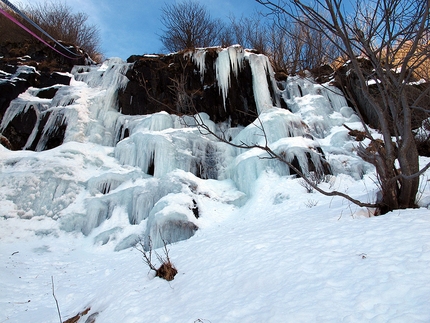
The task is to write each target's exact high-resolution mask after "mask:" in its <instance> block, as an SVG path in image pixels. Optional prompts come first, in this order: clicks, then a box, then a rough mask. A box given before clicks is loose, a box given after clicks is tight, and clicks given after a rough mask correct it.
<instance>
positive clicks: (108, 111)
mask: <svg viewBox="0 0 430 323" xmlns="http://www.w3.org/2000/svg"><path fill="white" fill-rule="evenodd" d="M220 53H221V54H220V55H219V57H218V61H217V66H216V70H217V71H218V72H217V78H218V83H219V88H220V95H222V96H223V97H225V96H226V95H227V94H226V93H227V92H228V90H229V86H228V84H229V77H232V76H233V77H234V75H235V73H236V71H237V70H238V69H240V68H241V63H242V62H243V60H248V61H249V62H250V64H251V67H252V72H253V84H254V89H253V91H254V96H255V100H256V101H257V107H258V110H259V113H260V114H259V118H258V119H256V121H255V122H254V123H253V124H250V125H249V126H247V127H238V128H234V127H231V125H230V124H229V122H224V123H220V124H215V123H213V122H212V121H211V120H210V119H209V117H208V116H207V115H205V114H204V113H202V114H200V116H199V118H202V119H203V120H205V123H206V124H207V126H208V127H209V128H210V129H212V130H213V132H215V133H217V134H219V135H222V136H225V138H228V139H229V140H231V141H232V142H233V143H235V144H242V143H245V144H249V145H253V144H261V143H265V141H266V140H267V142H268V144H269V145H270V147H271V148H272V149H274V150H275V151H278V152H284V153H285V155H286V156H287V158H289V160H291V161H292V162H297V164H298V165H299V166H300V168H301V169H302V171H304V172H305V173H309V172H310V171H311V170H312V171H315V172H317V173H319V175H320V176H321V184H320V185H321V187H323V188H325V189H328V190H329V189H336V190H341V191H343V192H347V193H348V194H351V195H352V196H353V197H355V198H359V199H362V200H366V201H374V200H375V198H376V193H377V185H376V184H375V182H376V178H375V174H374V172H373V169H372V167H370V166H369V165H368V164H366V163H364V162H363V161H361V160H360V159H359V158H357V157H356V155H355V153H354V145H355V143H354V142H353V141H352V140H351V138H350V136H349V135H348V131H347V130H346V129H345V128H344V127H343V126H342V125H343V124H348V126H349V127H351V128H359V127H360V123H359V122H358V118H357V117H356V116H355V114H354V113H353V111H352V109H351V108H349V107H348V106H347V103H346V100H345V99H344V98H343V96H342V94H341V93H340V92H339V91H338V90H337V89H336V88H334V87H332V86H330V85H328V84H325V85H318V84H315V83H314V82H313V81H312V79H311V78H298V77H290V78H289V79H288V80H287V81H285V84H283V86H282V88H284V89H285V90H283V91H281V90H278V91H277V92H276V93H271V91H270V89H269V88H270V87H271V86H273V84H274V83H273V84H272V85H270V86H269V84H268V80H269V81H270V82H274V78H273V71H271V69H270V66H269V65H268V62H267V58H265V57H264V56H261V55H257V54H254V53H250V52H246V51H243V49H241V48H239V47H237V46H235V47H231V48H229V49H226V50H223V51H221V52H220ZM186 55H192V54H190V53H187V54H186ZM194 55H195V56H194V57H191V59H192V60H193V62H194V64H195V65H196V71H198V72H199V73H204V71H205V68H204V66H203V65H202V64H203V62H204V56H203V55H202V52H201V51H197V52H196V53H194ZM202 56H203V59H202ZM129 67H130V64H127V63H124V62H122V61H121V60H118V59H111V60H108V61H106V62H105V63H104V64H103V65H101V66H98V67H79V66H77V67H75V68H74V69H73V71H72V73H71V75H70V76H71V77H72V81H71V83H70V85H69V86H60V87H59V89H58V90H57V92H56V94H55V96H54V97H53V98H52V99H41V98H38V97H37V93H38V91H39V89H35V88H30V89H28V90H27V91H26V92H25V93H23V94H21V95H20V96H19V97H18V98H17V99H15V100H14V101H12V102H11V105H10V107H9V109H8V110H7V111H6V114H5V116H4V118H3V121H2V123H1V126H0V127H1V129H5V128H6V127H7V126H8V123H9V122H11V120H13V119H14V118H15V117H16V116H18V115H19V114H20V113H22V112H24V111H25V110H26V109H34V110H35V111H36V115H37V116H38V118H39V119H37V120H38V121H41V120H42V119H43V117H44V116H48V117H47V118H48V120H47V121H46V123H45V125H44V128H43V131H42V133H41V135H40V134H39V135H36V134H32V135H31V136H30V137H29V139H28V142H27V144H26V147H30V146H34V147H36V151H26V150H25V151H9V150H7V149H6V148H4V147H2V146H0V257H1V263H2V266H1V267H0V272H1V275H0V277H1V278H0V284H1V286H2V287H1V290H2V296H1V298H0V299H1V300H0V306H1V311H0V313H1V314H0V315H1V316H0V322H30V321H31V322H56V321H58V319H59V318H58V313H57V309H56V304H55V300H54V297H53V295H52V288H53V287H54V293H55V296H56V298H57V300H58V302H59V306H60V309H61V314H62V317H63V320H66V319H67V318H70V317H72V316H74V315H76V314H78V313H80V312H82V311H85V310H86V309H87V308H90V310H89V311H88V313H86V314H85V315H83V316H82V318H81V319H80V320H79V322H81V323H83V322H86V321H87V319H88V318H89V317H90V316H91V317H92V318H95V321H96V322H106V323H109V322H316V321H321V322H339V321H348V322H363V321H375V322H378V321H384V322H386V321H396V320H397V321H399V322H404V321H408V322H426V321H429V320H430V311H429V310H428V306H427V299H428V298H429V297H430V276H429V275H428V274H427V272H428V271H427V270H426V268H428V266H429V264H430V244H429V242H428V241H429V239H428V238H429V232H430V230H429V229H430V218H429V214H428V213H429V212H428V209H427V208H426V207H428V205H429V204H430V188H429V185H428V184H427V183H428V178H429V173H427V174H425V175H424V176H422V184H421V190H420V192H421V193H420V196H419V198H420V200H419V204H420V205H421V206H422V207H423V208H422V209H418V210H404V211H401V212H397V213H396V214H387V215H385V216H382V217H371V210H366V209H360V208H357V207H355V206H353V205H351V204H349V203H347V202H346V201H344V200H342V199H340V198H327V197H323V196H321V195H319V194H317V193H307V189H306V188H305V187H303V183H302V182H301V181H300V179H297V178H295V177H294V176H291V175H290V170H289V168H288V167H286V166H285V165H284V164H282V163H279V162H277V161H276V160H272V159H268V158H267V156H266V154H265V153H264V152H263V151H261V150H259V149H248V150H245V149H240V148H234V147H232V146H229V145H228V144H225V143H222V142H220V141H217V140H216V139H215V138H214V137H213V136H211V135H205V134H204V133H202V131H200V130H199V128H198V127H196V125H195V119H194V118H192V117H191V116H185V117H178V116H176V115H171V114H168V113H167V112H159V113H156V114H152V115H141V116H126V115H123V114H121V112H120V111H118V106H117V100H116V95H117V92H118V89H119V88H121V87H124V86H125V85H126V84H127V78H126V77H125V76H124V74H125V72H126V71H127V69H128V68H129ZM267 73H269V75H272V78H268V77H267ZM279 100H285V102H286V103H287V105H288V107H289V109H290V111H288V110H285V109H281V108H280V107H279V105H278V104H277V102H279ZM274 103H275V104H274ZM62 125H65V126H66V130H65V133H64V142H63V144H62V145H60V146H58V147H56V148H54V149H50V150H44V149H45V147H46V143H47V142H48V140H49V135H50V133H51V132H53V131H56V129H55V128H56V127H60V126H62ZM262 128H263V129H264V130H265V133H266V137H264V136H262V134H263V133H262ZM35 141H37V145H35ZM321 151H322V152H323V154H322V153H321ZM326 162H328V163H329V164H330V168H331V171H332V174H325V175H324V174H323V173H324V163H326ZM423 162H424V159H423ZM149 238H150V239H151V241H152V245H153V246H154V248H159V247H162V246H163V239H164V240H165V241H168V242H171V243H172V244H171V245H169V247H168V248H169V249H170V256H171V259H172V261H173V262H174V264H175V266H176V267H177V269H178V271H179V273H178V275H177V276H176V278H175V280H174V281H172V282H170V283H168V282H166V281H163V280H161V279H159V278H154V277H153V275H152V274H151V273H148V268H146V267H145V265H144V263H143V262H142V261H141V259H140V258H141V257H140V256H141V254H140V253H139V252H138V251H137V250H135V249H133V248H132V246H134V245H135V244H136V241H138V240H139V239H140V240H141V241H142V243H143V244H145V247H146V248H148V246H149ZM51 277H52V278H53V280H54V282H55V285H54V286H53V284H52V280H51V279H52V278H51ZM87 322H90V320H88V321H87Z"/></svg>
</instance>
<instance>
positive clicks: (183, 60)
mask: <svg viewBox="0 0 430 323" xmlns="http://www.w3.org/2000/svg"><path fill="white" fill-rule="evenodd" d="M218 50H219V49H217V48H213V49H207V51H206V55H205V66H206V70H205V74H204V78H203V80H202V79H201V75H200V73H199V71H198V70H197V66H196V65H195V64H194V63H193V61H192V59H191V57H189V56H187V55H184V53H177V54H171V55H166V56H164V55H161V56H155V55H151V56H137V55H134V56H130V57H129V59H128V62H133V63H134V65H133V67H132V68H131V69H130V70H129V71H128V72H127V74H126V76H127V77H128V78H129V80H130V82H129V83H128V84H127V86H126V88H125V89H123V90H120V91H119V94H118V100H119V107H120V111H121V112H122V113H124V114H130V115H144V114H150V113H155V112H159V111H162V110H164V111H167V112H169V113H175V114H190V113H191V114H194V113H196V112H205V113H207V114H208V115H209V116H210V118H211V120H212V121H214V122H221V121H225V120H227V119H230V120H231V124H232V125H233V126H236V125H238V124H241V125H248V124H249V123H251V122H253V121H254V120H255V118H256V115H257V112H256V111H257V108H256V103H255V98H254V92H253V84H252V72H251V68H250V66H249V63H248V61H247V60H246V59H245V60H243V68H242V70H240V72H239V73H238V76H237V77H236V76H235V75H234V73H233V71H231V75H230V88H229V91H228V94H227V98H226V101H225V107H224V102H223V98H222V95H221V92H220V88H219V85H218V83H217V78H216V70H215V62H216V59H217V57H218ZM269 84H270V83H269ZM178 87H182V89H183V90H184V91H185V92H186V93H187V95H188V97H189V98H191V100H192V103H188V104H178ZM270 90H271V91H272V92H273V89H270Z"/></svg>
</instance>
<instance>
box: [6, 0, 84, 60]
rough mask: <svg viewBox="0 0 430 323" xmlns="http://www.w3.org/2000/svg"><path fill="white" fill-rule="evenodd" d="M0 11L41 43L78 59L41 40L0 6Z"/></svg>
mask: <svg viewBox="0 0 430 323" xmlns="http://www.w3.org/2000/svg"><path fill="white" fill-rule="evenodd" d="M0 13H1V14H3V16H5V17H6V18H8V19H9V20H10V21H12V22H14V23H15V24H17V25H18V26H19V27H21V28H22V29H24V30H25V31H26V32H28V33H29V34H30V35H32V36H33V37H35V38H36V39H38V40H40V41H41V42H42V43H44V44H45V45H46V46H48V47H49V48H51V49H52V50H54V51H56V52H57V53H58V54H60V55H63V56H64V57H67V58H69V59H78V58H76V57H70V56H67V55H65V54H63V53H62V52H60V51H59V50H58V49H56V48H55V47H53V46H51V45H50V44H49V43H48V42H46V41H45V40H43V39H42V38H40V37H39V36H37V35H36V34H35V33H33V32H32V31H31V30H30V29H28V28H27V27H25V26H24V25H23V24H21V23H20V22H19V21H18V20H16V19H15V18H14V17H13V16H11V15H10V14H9V13H8V12H7V11H5V10H3V9H1V8H0Z"/></svg>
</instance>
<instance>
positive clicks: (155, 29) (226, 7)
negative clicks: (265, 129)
mask: <svg viewBox="0 0 430 323" xmlns="http://www.w3.org/2000/svg"><path fill="white" fill-rule="evenodd" d="M10 1H11V2H12V3H13V4H17V5H18V4H25V3H29V2H32V3H34V2H44V1H43V0H10ZM50 1H51V0H50ZM53 1H57V0H53ZM58 1H63V2H65V3H66V4H67V5H69V6H70V7H71V8H73V10H75V11H77V12H85V13H87V14H88V16H89V20H88V21H89V23H91V24H95V25H97V26H98V27H99V28H100V32H101V33H100V34H101V40H102V42H101V47H102V51H103V54H104V55H105V57H107V58H109V57H121V58H122V59H124V60H125V59H127V58H128V57H129V56H130V55H133V54H137V55H139V54H153V53H161V52H162V44H161V42H160V40H159V35H160V34H161V32H162V31H161V30H162V28H163V26H162V25H161V23H160V17H161V7H162V6H163V4H164V3H175V2H176V1H175V0H165V1H160V0H116V1H113V0H58ZM198 1H199V2H201V3H202V4H204V5H205V6H206V8H207V9H208V11H209V12H210V13H211V16H212V17H213V18H220V19H225V20H227V19H228V16H230V15H234V16H236V17H240V16H241V15H251V14H252V13H253V12H255V11H256V10H258V9H263V8H262V6H261V5H259V4H258V3H257V2H256V1H255V0H198Z"/></svg>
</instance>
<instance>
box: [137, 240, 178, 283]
mask: <svg viewBox="0 0 430 323" xmlns="http://www.w3.org/2000/svg"><path fill="white" fill-rule="evenodd" d="M162 240H163V245H164V246H163V252H164V256H161V255H160V254H158V253H157V252H155V255H156V257H157V260H158V261H159V262H160V263H161V265H160V266H159V267H158V268H157V267H156V266H155V265H154V263H153V262H152V251H153V249H152V241H151V237H150V238H149V246H148V248H149V250H148V251H145V247H144V244H143V242H142V240H139V241H138V242H137V246H136V247H135V248H136V250H138V251H139V252H140V253H141V254H142V259H143V262H144V263H145V264H146V265H147V266H148V267H149V269H150V270H153V271H155V276H156V277H160V278H163V279H165V280H167V281H171V280H173V279H174V278H175V275H176V274H177V273H178V270H177V269H176V268H175V266H174V265H173V263H172V261H171V260H170V257H169V250H168V249H167V241H165V240H164V239H162Z"/></svg>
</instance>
